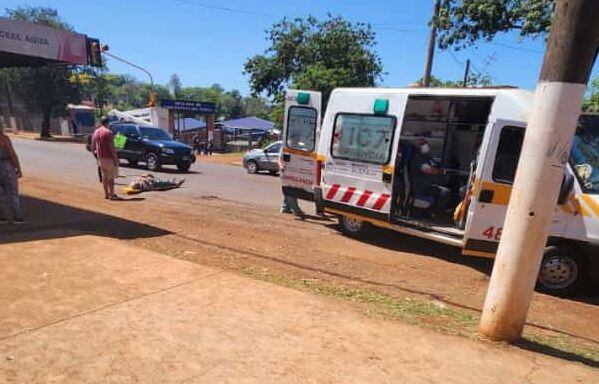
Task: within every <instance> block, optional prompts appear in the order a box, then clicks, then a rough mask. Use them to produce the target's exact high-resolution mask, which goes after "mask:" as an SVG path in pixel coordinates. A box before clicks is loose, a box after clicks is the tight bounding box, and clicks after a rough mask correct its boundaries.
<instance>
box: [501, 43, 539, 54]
mask: <svg viewBox="0 0 599 384" xmlns="http://www.w3.org/2000/svg"><path fill="white" fill-rule="evenodd" d="M491 44H493V45H497V46H500V47H504V48H508V49H513V50H515V51H523V52H532V53H539V54H543V53H545V52H543V51H539V50H538V49H534V48H526V47H519V46H515V45H509V44H504V43H499V42H496V41H492V42H491Z"/></svg>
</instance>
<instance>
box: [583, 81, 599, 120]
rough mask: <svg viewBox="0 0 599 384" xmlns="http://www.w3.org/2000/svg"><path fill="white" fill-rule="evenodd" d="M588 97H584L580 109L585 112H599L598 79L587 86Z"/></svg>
mask: <svg viewBox="0 0 599 384" xmlns="http://www.w3.org/2000/svg"><path fill="white" fill-rule="evenodd" d="M588 92H589V96H588V97H585V99H584V100H583V104H582V109H583V111H585V112H599V77H596V78H595V80H593V81H592V82H591V84H590V85H589V91H588Z"/></svg>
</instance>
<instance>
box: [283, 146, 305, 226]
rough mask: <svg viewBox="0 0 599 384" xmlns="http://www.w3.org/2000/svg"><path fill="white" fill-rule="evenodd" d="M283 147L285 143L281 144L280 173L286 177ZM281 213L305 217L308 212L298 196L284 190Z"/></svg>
mask: <svg viewBox="0 0 599 384" xmlns="http://www.w3.org/2000/svg"><path fill="white" fill-rule="evenodd" d="M283 147H284V145H281V150H280V151H279V173H280V175H281V178H283V177H284V174H283V172H284V170H285V167H284V164H283ZM281 213H288V214H291V213H293V215H294V216H297V217H299V218H301V219H304V217H305V216H306V214H305V213H304V212H302V210H301V208H300V206H299V204H298V202H297V197H295V196H289V195H286V194H285V191H283V205H282V206H281Z"/></svg>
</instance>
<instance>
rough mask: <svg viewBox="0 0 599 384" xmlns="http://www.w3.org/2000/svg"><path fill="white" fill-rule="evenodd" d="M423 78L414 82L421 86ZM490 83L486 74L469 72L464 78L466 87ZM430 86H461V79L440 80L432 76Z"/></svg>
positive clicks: (483, 85) (484, 85) (462, 83)
mask: <svg viewBox="0 0 599 384" xmlns="http://www.w3.org/2000/svg"><path fill="white" fill-rule="evenodd" d="M423 83H424V80H423V79H422V77H421V78H420V79H418V81H416V84H418V85H420V86H422V85H423ZM489 85H491V78H490V77H489V75H487V74H479V73H475V72H471V73H470V74H469V75H468V79H467V80H466V87H486V86H489ZM430 86H431V87H433V88H462V87H464V81H463V80H442V79H439V78H436V77H434V76H432V77H431V82H430Z"/></svg>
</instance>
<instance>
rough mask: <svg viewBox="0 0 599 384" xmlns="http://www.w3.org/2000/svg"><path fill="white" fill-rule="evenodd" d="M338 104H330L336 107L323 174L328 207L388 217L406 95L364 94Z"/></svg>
mask: <svg viewBox="0 0 599 384" xmlns="http://www.w3.org/2000/svg"><path fill="white" fill-rule="evenodd" d="M339 98H340V99H341V97H339ZM404 99H405V97H404ZM336 103H337V104H335V103H329V108H335V109H336V110H335V113H334V117H332V118H333V119H334V121H333V122H332V132H331V136H332V137H331V138H330V140H331V141H330V146H329V153H327V154H326V155H327V158H326V161H325V164H324V169H323V171H322V179H321V187H322V191H323V200H324V206H325V210H326V211H327V212H329V213H333V214H339V215H346V216H350V215H354V216H358V218H362V219H363V220H366V221H371V222H377V221H379V222H388V221H389V214H390V209H391V205H392V204H391V196H392V186H393V166H392V164H393V160H392V159H393V156H392V154H393V153H394V148H396V147H397V145H396V144H394V139H396V136H398V135H396V134H395V131H396V127H397V117H396V116H397V114H398V113H399V108H400V106H402V105H405V100H403V102H402V101H400V100H399V99H398V97H397V96H396V97H392V96H391V95H385V96H379V95H376V94H372V93H366V94H364V95H350V96H349V97H348V99H347V100H345V99H344V100H342V101H336ZM331 104H335V105H333V106H332V105H331ZM327 119H328V115H327ZM327 124H328V122H327ZM347 214H349V215H347ZM350 217H351V216H350Z"/></svg>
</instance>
